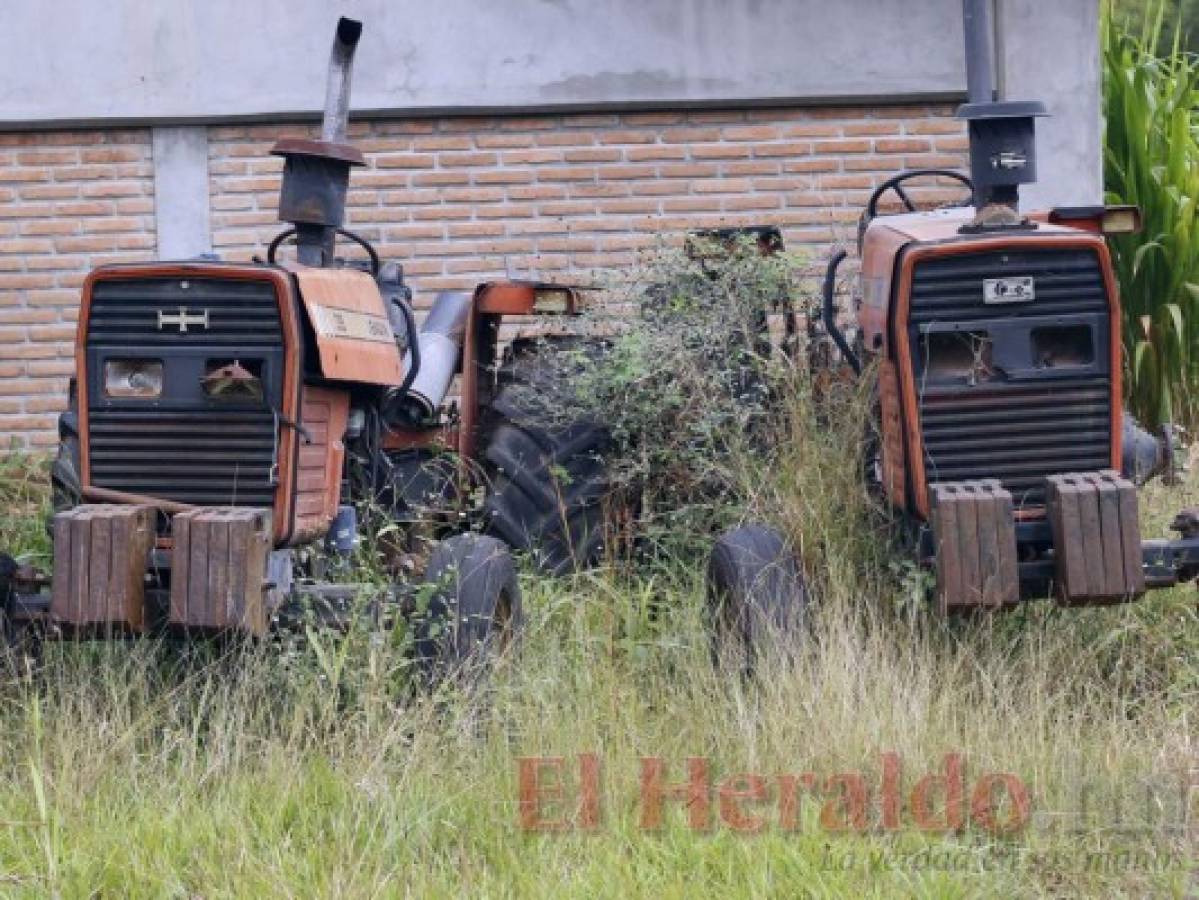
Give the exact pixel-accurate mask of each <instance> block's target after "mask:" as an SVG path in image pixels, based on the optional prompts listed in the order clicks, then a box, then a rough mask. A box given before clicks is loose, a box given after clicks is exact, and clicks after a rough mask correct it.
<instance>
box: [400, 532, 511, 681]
mask: <svg viewBox="0 0 1199 900" xmlns="http://www.w3.org/2000/svg"><path fill="white" fill-rule="evenodd" d="M425 584H426V585H427V586H428V588H427V589H428V590H429V591H430V593H429V597H428V605H427V607H426V608H425V609H424V610H423V611H422V612H420V613H418V615H417V618H416V622H415V626H416V627H415V647H414V649H415V653H416V659H417V662H418V665H419V669H420V673H421V675H422V676H423V677H424V679H425V680H426V682H427V683H430V684H435V683H437V682H439V681H442V680H444V679H446V678H448V677H454V676H457V677H463V678H465V679H466V680H468V681H469V680H480V679H485V677H486V675H487V674H489V673H490V671H491V670H492V669H493V668H494V667H495V665H496V663H497V662H498V661H499V659H500V658H501V657H502V656H503V655H504V654H505V653H507V652H510V651H513V650H515V649H516V647H517V645H518V644H519V642H520V638H521V634H522V632H523V630H524V608H523V606H522V605H521V597H520V585H519V584H518V583H517V580H516V566H515V564H514V563H513V561H512V555H511V554H510V553H509V552H508V548H507V547H506V546H504V544H503V542H502V541H498V540H496V539H495V538H493V537H487V536H486V535H479V534H470V533H467V534H456V535H454V536H453V537H450V538H447V539H446V540H444V541H442V542H441V543H439V544H438V545H437V546H436V547H435V548H434V550H433V554H432V556H430V557H429V565H428V568H427V570H426V572H425Z"/></svg>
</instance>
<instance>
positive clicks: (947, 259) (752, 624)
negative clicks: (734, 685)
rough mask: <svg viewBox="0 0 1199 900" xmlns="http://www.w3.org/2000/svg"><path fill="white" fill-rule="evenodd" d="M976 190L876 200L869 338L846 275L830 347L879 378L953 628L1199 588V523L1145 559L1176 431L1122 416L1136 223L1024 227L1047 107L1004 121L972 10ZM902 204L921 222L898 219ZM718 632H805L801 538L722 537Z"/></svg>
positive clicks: (887, 492) (890, 188)
mask: <svg viewBox="0 0 1199 900" xmlns="http://www.w3.org/2000/svg"><path fill="white" fill-rule="evenodd" d="M964 7H965V12H966V16H965V19H966V37H967V66H968V80H969V87H970V90H969V98H970V102H969V103H967V104H965V105H963V106H962V107H961V108H960V109H959V111H958V115H959V117H961V118H964V119H965V120H966V122H967V124H968V130H969V146H970V175H969V177H967V176H966V175H964V174H961V173H958V172H955V171H947V170H918V171H910V172H904V173H902V174H900V175H897V176H895V177H894V178H891V179H889V180H887V181H885V182H884V183H883V184H881V185H879V187H878V189H877V190H875V191H874V193H873V195H872V196H871V197H870V199H869V202H868V204H867V206H866V210H865V212H864V214H863V216H862V219H861V227H860V229H859V240H858V255H859V258H860V279H859V285H860V288H859V290H858V291H857V292H856V294H855V296H854V298H853V315H852V317H851V318H852V319H853V320H854V321H853V324H854V325H856V329H854V330H855V334H854V336H853V337H852V339H851V338H850V337H849V336H848V335H847V334H846V332H845V330H844V329H843V325H845V324H846V323H845V322H844V319H845V318H846V316H844V315H842V314H841V313H840V312H839V311H838V309H837V304H836V297H835V294H836V290H835V288H836V283H837V282H836V276H837V270H838V267H839V266H840V265H841V263H842V262H843V261H844V259H845V258H846V253H845V252H844V251H841V252H838V253H837V254H835V255H834V257H833V258H832V260H831V261H830V264H829V267H828V271H827V276H826V279H825V283H824V297H823V299H824V303H823V310H822V317H821V318H822V325H823V332H824V335H823V337H824V338H826V339H827V340H829V341H831V343H832V344H833V345H835V348H836V351H837V353H838V354H839V356H840V358H841V360H842V361H843V365H844V367H845V368H846V369H847V370H848V372H849V373H850V377H857V376H862V377H865V375H866V374H867V373H869V376H870V377H871V378H875V379H877V390H876V404H875V422H874V428H873V432H874V433H875V434H876V435H877V437H876V438H872V439H871V440H870V442H869V443H870V446H869V448H868V451H869V452H868V454H867V456H868V471H867V473H866V475H867V479H868V480H869V481H870V482H871V483H872V486H873V487H874V488H875V489H876V492H877V494H878V495H879V496H880V497H881V498H882V499H883V500H884V502H885V504H886V505H887V506H889V507H890V508H891V509H892V510H894V511H895V512H896V513H897V514H898V518H899V519H900V520H901V521H902V522H904V523H906V524H907V525H908V526H910V527H911V528H912V529H913V530H914V532H915V534H916V545H917V547H918V550H917V554H918V558H919V562H920V563H922V564H923V565H925V566H927V567H928V568H929V569H930V570H932V571H933V572H935V575H936V594H937V598H938V603H939V607H940V609H941V610H942V611H944V612H957V611H969V610H979V609H984V610H985V609H1000V608H1007V607H1011V606H1013V605H1015V604H1018V603H1020V602H1022V601H1024V600H1028V599H1033V598H1039V597H1045V596H1048V595H1051V594H1052V595H1053V596H1055V597H1056V598H1057V599H1058V600H1059V601H1060V602H1062V603H1064V604H1068V605H1086V604H1100V603H1115V602H1122V601H1127V600H1133V599H1136V598H1137V597H1140V596H1141V595H1142V594H1143V593H1144V592H1145V591H1146V589H1148V588H1155V587H1165V586H1169V585H1173V584H1176V583H1178V582H1181V581H1187V580H1191V579H1194V578H1196V577H1197V576H1199V511H1196V510H1186V511H1184V512H1182V513H1180V514H1179V515H1178V517H1177V519H1176V520H1175V523H1174V528H1175V529H1176V530H1177V531H1179V532H1180V534H1181V537H1180V538H1179V539H1177V540H1170V541H1165V540H1154V541H1144V542H1143V541H1142V540H1141V534H1140V526H1139V524H1138V520H1137V494H1136V486H1137V484H1139V483H1141V482H1143V481H1145V480H1147V479H1148V478H1149V477H1151V476H1152V475H1154V474H1156V473H1159V472H1160V473H1166V474H1168V473H1170V472H1171V471H1172V470H1173V467H1174V459H1173V457H1174V446H1173V439H1172V432H1171V431H1170V430H1169V429H1166V430H1165V431H1164V432H1163V433H1162V434H1161V435H1157V436H1155V435H1150V434H1148V433H1147V432H1145V431H1144V430H1143V429H1141V428H1140V427H1139V426H1138V425H1137V423H1136V422H1135V421H1133V420H1132V418H1131V417H1130V416H1128V415H1127V414H1126V413H1125V412H1124V411H1123V405H1122V397H1121V346H1122V345H1121V341H1120V328H1121V314H1120V300H1119V297H1118V294H1117V286H1116V279H1115V276H1114V274H1113V271H1112V264H1111V259H1110V256H1109V252H1108V248H1107V245H1106V243H1105V240H1104V233H1105V232H1117V231H1128V230H1131V229H1134V228H1136V227H1138V219H1139V214H1138V212H1137V211H1136V210H1135V209H1131V208H1126V207H1123V208H1115V207H1102V206H1097V207H1082V208H1077V207H1076V208H1057V209H1051V210H1045V211H1040V212H1032V213H1028V214H1023V213H1021V212H1020V210H1019V203H1018V190H1019V186H1020V185H1022V184H1027V183H1029V182H1032V181H1034V180H1035V179H1036V164H1035V153H1034V151H1035V146H1034V139H1033V135H1034V121H1035V118H1036V117H1038V116H1041V115H1044V114H1045V109H1044V107H1043V106H1042V105H1041V104H1040V103H1036V102H995V101H993V100H992V89H991V84H990V71H991V62H990V47H989V44H988V42H987V35H988V34H989V28H988V26H987V24H986V21H985V17H986V14H987V4H986V3H985V0H965V3H964ZM921 178H923V179H926V180H927V179H930V178H936V179H940V180H941V182H944V181H945V180H952V181H955V182H957V183H960V184H961V185H962V187H963V188H965V190H967V191H968V192H969V194H970V201H972V202H968V203H967V204H966V205H962V206H958V207H953V208H945V209H939V210H934V211H927V212H920V211H917V208H916V205H915V203H914V202H913V199H912V196H911V194H910V193H909V191H911V190H912V185H911V184H909V182H910V181H912V180H914V179H921ZM889 192H894V193H895V195H896V196H897V197H898V199H899V201H900V202H901V203H902V206H903V210H904V211H902V212H899V213H897V214H890V215H883V214H880V202H881V201H882V200H883V199H884V197H885V196H886V195H887V194H888V193H889ZM709 585H710V595H711V604H712V608H713V609H712V611H713V616H714V620H715V622H716V623H717V625H718V626H719V628H720V629H721V630H722V632H723V633H725V634H726V636H728V637H731V638H734V639H736V640H738V641H740V642H742V643H748V644H752V643H753V642H754V640H755V636H756V635H759V634H760V633H761V632H762V629H763V628H766V627H773V628H789V627H793V625H794V623H795V622H797V621H798V620H799V619H800V618H801V613H802V607H803V605H804V602H805V591H804V585H803V579H802V577H801V575H800V573H799V570H798V568H797V566H796V564H795V561H794V559H793V558H792V557H791V555H790V554H789V552H788V551H787V548H786V543H785V541H784V540H783V538H782V536H781V535H779V534H778V533H777V532H775V531H773V530H772V529H770V528H767V527H765V526H760V525H747V526H744V527H742V528H739V529H737V530H735V531H732V532H729V533H727V534H725V535H723V536H722V537H721V538H720V539H719V540H718V541H717V544H716V546H715V549H714V551H713V554H712V558H711V563H710V569H709Z"/></svg>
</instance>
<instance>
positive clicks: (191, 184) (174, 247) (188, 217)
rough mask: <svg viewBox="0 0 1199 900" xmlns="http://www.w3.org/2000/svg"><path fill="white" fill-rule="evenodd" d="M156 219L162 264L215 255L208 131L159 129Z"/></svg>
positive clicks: (155, 131)
mask: <svg viewBox="0 0 1199 900" xmlns="http://www.w3.org/2000/svg"><path fill="white" fill-rule="evenodd" d="M153 141H154V219H155V226H156V229H157V232H158V258H159V259H187V258H188V257H192V256H197V255H199V254H201V253H208V252H210V251H211V250H212V232H211V229H210V228H209V218H208V129H207V128H206V127H204V126H203V125H187V126H180V127H175V126H171V127H166V126H161V127H160V126H155V128H154V129H153Z"/></svg>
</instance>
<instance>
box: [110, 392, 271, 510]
mask: <svg viewBox="0 0 1199 900" xmlns="http://www.w3.org/2000/svg"><path fill="white" fill-rule="evenodd" d="M88 434H89V441H90V453H89V457H90V460H91V478H92V484H95V485H97V486H98V487H105V488H111V489H113V490H118V491H128V492H130V493H134V494H148V495H150V496H152V497H165V498H167V499H170V500H176V501H179V502H181V503H195V504H197V505H214V506H223V505H238V506H270V505H271V504H272V503H273V502H274V496H275V494H274V490H275V489H274V487H273V486H272V485H271V483H270V479H271V465H272V463H273V459H274V448H275V422H274V416H273V415H272V414H271V412H270V411H269V410H265V411H258V410H252V411H218V410H213V409H204V410H189V411H186V412H183V411H179V412H171V411H167V410H162V409H156V410H147V411H144V412H143V411H141V410H129V409H121V410H114V409H93V410H92V411H91V413H90V415H89V417H88Z"/></svg>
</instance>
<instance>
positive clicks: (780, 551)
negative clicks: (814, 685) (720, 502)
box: [708, 525, 807, 670]
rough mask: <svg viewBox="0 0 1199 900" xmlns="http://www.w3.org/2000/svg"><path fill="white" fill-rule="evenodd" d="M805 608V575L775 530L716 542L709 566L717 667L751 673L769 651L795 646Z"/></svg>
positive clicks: (738, 531) (728, 535)
mask: <svg viewBox="0 0 1199 900" xmlns="http://www.w3.org/2000/svg"><path fill="white" fill-rule="evenodd" d="M806 606H807V588H806V586H805V584H804V579H803V575H802V574H801V573H800V571H799V566H798V564H797V563H796V561H795V557H794V555H793V554H792V553H791V551H790V549H789V548H788V547H787V544H786V541H784V540H783V537H782V536H781V535H780V534H779V533H778V532H777V531H775V530H774V529H772V528H768V527H766V526H764V525H743V526H741V527H740V528H735V529H733V530H731V531H726V532H725V533H724V534H722V535H721V536H720V537H719V538H718V539H717V540H716V544H715V546H714V547H713V548H712V555H711V557H710V558H709V562H708V612H709V616H710V623H711V629H712V640H713V655H714V657H715V659H716V661H717V662H718V663H719V662H726V661H732V662H735V663H736V664H738V665H740V666H741V667H742V668H744V669H746V670H750V669H752V668H753V664H754V661H755V660H756V659H757V658H759V657H761V656H763V655H765V654H766V653H768V652H769V650H770V649H771V648H778V649H784V650H785V649H788V648H793V647H794V646H795V644H796V643H797V639H798V638H799V635H800V630H801V628H802V627H803V622H804V612H805V608H806Z"/></svg>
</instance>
